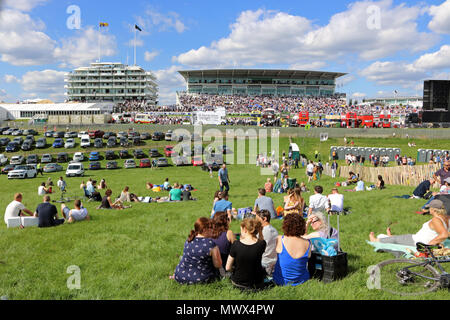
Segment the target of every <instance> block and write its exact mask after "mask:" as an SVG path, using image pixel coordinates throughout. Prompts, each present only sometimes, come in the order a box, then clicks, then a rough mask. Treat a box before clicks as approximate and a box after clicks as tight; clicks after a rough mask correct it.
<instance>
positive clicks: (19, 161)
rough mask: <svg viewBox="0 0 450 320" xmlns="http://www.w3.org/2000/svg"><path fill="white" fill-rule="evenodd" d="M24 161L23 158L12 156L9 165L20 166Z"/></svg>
mask: <svg viewBox="0 0 450 320" xmlns="http://www.w3.org/2000/svg"><path fill="white" fill-rule="evenodd" d="M24 161H25V158H24V156H14V157H12V158H11V160H10V161H9V163H10V164H14V165H20V164H22V163H24Z"/></svg>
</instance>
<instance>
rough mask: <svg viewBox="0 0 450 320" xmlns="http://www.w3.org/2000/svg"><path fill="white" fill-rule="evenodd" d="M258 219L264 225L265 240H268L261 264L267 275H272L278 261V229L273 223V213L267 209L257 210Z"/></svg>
mask: <svg viewBox="0 0 450 320" xmlns="http://www.w3.org/2000/svg"><path fill="white" fill-rule="evenodd" d="M256 219H258V220H259V221H260V222H261V225H262V227H263V229H262V233H263V237H264V241H266V250H265V251H264V254H263V256H262V260H261V264H262V267H263V268H264V269H265V270H266V274H267V276H269V277H271V276H272V273H273V269H274V268H275V264H276V263H277V252H276V247H277V238H278V231H277V229H275V228H274V227H273V226H272V225H271V224H270V220H271V214H270V212H269V211H267V210H259V211H257V212H256Z"/></svg>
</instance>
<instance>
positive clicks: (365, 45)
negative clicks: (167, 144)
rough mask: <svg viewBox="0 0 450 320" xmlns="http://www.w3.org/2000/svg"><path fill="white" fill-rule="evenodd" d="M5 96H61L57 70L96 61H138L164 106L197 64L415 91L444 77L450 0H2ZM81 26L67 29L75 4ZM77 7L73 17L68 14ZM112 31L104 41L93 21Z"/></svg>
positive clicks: (365, 90)
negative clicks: (326, 76)
mask: <svg viewBox="0 0 450 320" xmlns="http://www.w3.org/2000/svg"><path fill="white" fill-rule="evenodd" d="M0 3H1V4H2V6H1V12H0V100H3V101H6V102H16V101H17V100H23V99H32V98H49V99H52V100H54V101H59V102H61V101H63V100H64V81H63V80H64V73H65V72H67V71H69V70H71V69H73V68H75V67H79V66H86V65H88V64H89V63H90V62H93V61H95V60H96V59H97V39H98V37H99V35H100V36H101V39H102V41H101V43H102V53H103V55H102V61H113V62H123V63H126V62H127V56H128V59H129V60H128V61H129V64H132V63H133V47H132V45H131V44H132V41H133V37H134V33H133V26H134V24H135V23H136V24H138V25H139V26H140V27H141V28H142V29H143V32H142V33H139V34H138V44H139V46H138V51H137V61H138V64H139V65H141V66H142V67H144V68H145V69H147V70H151V71H153V72H154V73H155V75H156V76H157V78H158V84H159V86H160V102H161V104H171V103H174V102H175V92H176V91H177V90H182V89H183V88H184V86H185V85H184V81H183V78H182V77H181V76H180V75H179V74H178V73H177V71H178V70H183V69H197V68H205V69H207V68H283V69H284V68H286V69H302V70H324V71H337V72H346V73H348V75H347V76H345V77H343V78H342V79H340V80H339V81H338V83H339V88H338V90H339V91H341V92H346V93H347V95H348V97H350V98H353V99H358V100H361V99H363V98H364V97H376V96H392V95H393V92H394V90H397V91H398V92H399V94H401V95H421V94H422V90H423V89H422V86H423V80H424V79H430V78H433V79H450V43H449V40H450V0H446V1H444V0H439V1H438V0H433V1H427V2H424V1H403V2H402V1H395V0H382V1H324V0H320V1H299V0H296V1H291V0H284V1H277V2H275V1H273V0H272V1H256V0H246V1H236V0H229V1H204V0H196V1H175V0H172V1H171V0H169V1H164V2H163V1H159V2H148V1H141V0H129V1H105V0H95V1H92V0H91V1H86V0H78V1H77V0H72V1H67V0H58V1H57V0H3V1H0ZM73 5H75V6H77V7H78V8H79V10H80V21H81V25H80V29H73V28H72V29H69V28H68V27H67V21H68V19H70V18H71V17H72V14H71V13H67V9H68V8H69V7H70V6H73ZM71 12H73V11H71ZM99 22H107V23H109V27H108V28H106V29H102V31H101V33H100V34H99V31H98V29H99V28H98V23H99Z"/></svg>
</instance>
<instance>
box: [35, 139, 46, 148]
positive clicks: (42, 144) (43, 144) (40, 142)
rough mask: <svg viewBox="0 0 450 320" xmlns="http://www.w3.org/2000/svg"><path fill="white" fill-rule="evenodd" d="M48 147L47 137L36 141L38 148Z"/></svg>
mask: <svg viewBox="0 0 450 320" xmlns="http://www.w3.org/2000/svg"><path fill="white" fill-rule="evenodd" d="M45 147H47V139H45V138H40V139H38V140H37V141H36V149H44V148H45Z"/></svg>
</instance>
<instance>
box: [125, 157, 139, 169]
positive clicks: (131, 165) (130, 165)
mask: <svg viewBox="0 0 450 320" xmlns="http://www.w3.org/2000/svg"><path fill="white" fill-rule="evenodd" d="M123 166H124V167H125V169H132V168H136V162H135V161H134V160H133V159H127V160H125V162H124V165H123Z"/></svg>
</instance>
